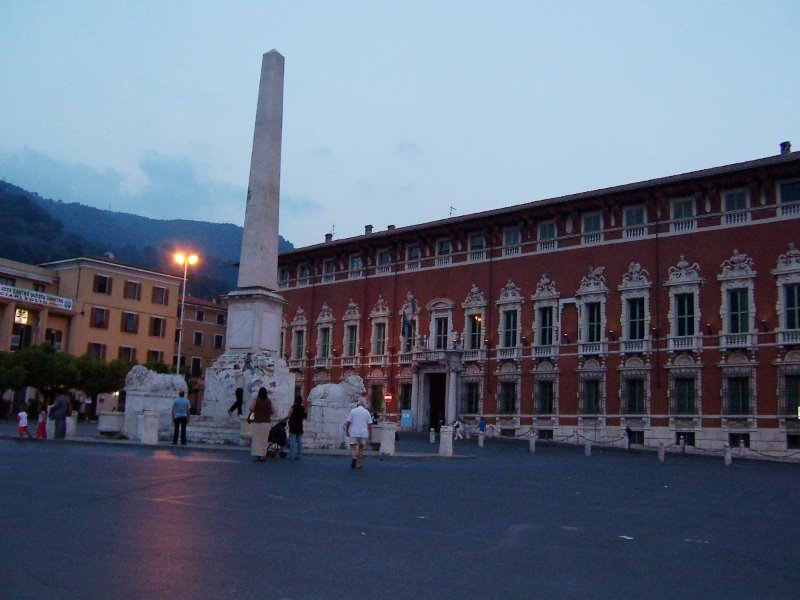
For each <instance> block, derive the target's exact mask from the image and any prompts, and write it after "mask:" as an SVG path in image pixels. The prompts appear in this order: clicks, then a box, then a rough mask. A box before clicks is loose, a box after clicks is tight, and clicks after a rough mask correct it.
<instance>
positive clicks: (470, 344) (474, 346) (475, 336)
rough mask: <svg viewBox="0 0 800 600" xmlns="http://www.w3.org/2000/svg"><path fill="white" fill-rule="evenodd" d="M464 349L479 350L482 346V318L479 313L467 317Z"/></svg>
mask: <svg viewBox="0 0 800 600" xmlns="http://www.w3.org/2000/svg"><path fill="white" fill-rule="evenodd" d="M466 346H467V347H466V348H465V350H480V349H481V348H482V347H483V318H482V317H481V315H480V314H471V315H469V316H468V317H467V337H466Z"/></svg>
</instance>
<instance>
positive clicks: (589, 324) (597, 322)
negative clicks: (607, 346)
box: [584, 302, 603, 344]
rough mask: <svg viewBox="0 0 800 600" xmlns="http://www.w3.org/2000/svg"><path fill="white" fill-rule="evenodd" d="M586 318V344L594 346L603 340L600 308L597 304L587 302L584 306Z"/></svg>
mask: <svg viewBox="0 0 800 600" xmlns="http://www.w3.org/2000/svg"><path fill="white" fill-rule="evenodd" d="M584 309H585V312H584V314H585V318H586V337H585V340H586V343H588V344H594V343H598V342H600V341H601V340H602V339H603V335H602V333H603V330H602V327H603V322H602V318H601V312H602V306H601V305H600V303H599V302H587V303H586V304H585V305H584Z"/></svg>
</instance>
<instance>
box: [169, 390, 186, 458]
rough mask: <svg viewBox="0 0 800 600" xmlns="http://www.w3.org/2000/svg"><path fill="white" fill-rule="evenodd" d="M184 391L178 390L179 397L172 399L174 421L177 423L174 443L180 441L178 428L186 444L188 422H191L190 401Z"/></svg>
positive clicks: (183, 444)
mask: <svg viewBox="0 0 800 600" xmlns="http://www.w3.org/2000/svg"><path fill="white" fill-rule="evenodd" d="M183 396H184V392H183V390H181V391H180V392H178V397H177V398H175V400H173V401H172V423H173V424H174V425H175V432H174V433H173V434H172V445H173V446H174V445H175V444H177V443H178V430H179V429H180V432H181V445H182V446H185V445H186V424H187V423H188V422H189V409H190V408H191V405H190V404H189V401H188V400H187V399H186V398H184V397H183Z"/></svg>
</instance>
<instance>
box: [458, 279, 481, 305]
mask: <svg viewBox="0 0 800 600" xmlns="http://www.w3.org/2000/svg"><path fill="white" fill-rule="evenodd" d="M485 306H486V298H484V297H483V292H481V290H480V288H479V287H478V286H477V285H475V284H474V283H473V284H472V287H470V289H469V294H467V297H466V299H465V300H464V302H463V303H462V304H461V308H465V309H468V308H483V307H485Z"/></svg>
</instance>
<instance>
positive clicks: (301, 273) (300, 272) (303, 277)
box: [297, 263, 308, 285]
mask: <svg viewBox="0 0 800 600" xmlns="http://www.w3.org/2000/svg"><path fill="white" fill-rule="evenodd" d="M297 285H308V265H307V264H306V263H300V264H299V265H297Z"/></svg>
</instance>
